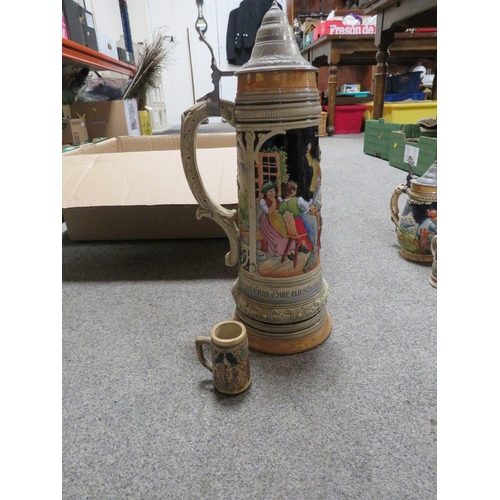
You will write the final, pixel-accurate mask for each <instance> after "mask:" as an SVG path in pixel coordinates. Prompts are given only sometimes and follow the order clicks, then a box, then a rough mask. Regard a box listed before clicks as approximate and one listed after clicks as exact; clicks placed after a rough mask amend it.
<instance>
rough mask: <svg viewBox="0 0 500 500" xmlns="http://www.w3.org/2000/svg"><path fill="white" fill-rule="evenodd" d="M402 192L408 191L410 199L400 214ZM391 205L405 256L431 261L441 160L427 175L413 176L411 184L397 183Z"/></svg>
mask: <svg viewBox="0 0 500 500" xmlns="http://www.w3.org/2000/svg"><path fill="white" fill-rule="evenodd" d="M402 193H405V194H407V195H408V199H407V201H406V204H405V207H404V208H403V211H402V212H401V215H400V214H399V206H398V201H399V197H400V196H401V194H402ZM390 207H391V219H392V221H393V222H394V224H395V225H396V234H397V237H398V243H399V245H400V247H401V249H400V252H401V255H402V256H403V257H405V258H407V259H409V260H413V261H417V262H428V263H431V262H432V260H433V256H432V252H431V242H432V239H433V238H434V237H435V236H436V235H437V162H434V163H433V164H432V165H431V166H430V167H429V169H428V170H427V172H425V174H424V175H422V176H421V177H418V178H417V179H412V180H411V181H410V185H409V186H408V185H407V186H405V185H403V184H400V185H399V186H397V187H396V189H395V190H394V193H393V194H392V197H391V201H390Z"/></svg>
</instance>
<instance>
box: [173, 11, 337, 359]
mask: <svg viewBox="0 0 500 500" xmlns="http://www.w3.org/2000/svg"><path fill="white" fill-rule="evenodd" d="M235 74H236V75H237V77H238V87H237V94H236V102H235V103H232V102H228V101H224V100H220V101H219V102H218V103H217V104H218V106H219V110H220V114H221V116H222V117H223V118H225V119H226V120H227V122H228V123H230V124H231V125H232V126H234V127H235V128H236V136H237V161H238V172H237V173H238V176H237V186H238V210H237V211H236V210H232V211H231V210H227V209H225V208H223V207H221V206H220V205H218V204H216V203H215V202H214V201H213V200H212V199H211V198H210V196H209V195H208V194H207V192H206V190H205V188H204V186H203V181H202V179H201V178H200V175H199V172H198V166H197V163H196V148H195V144H196V134H197V131H198V126H199V124H200V123H201V122H203V121H204V120H205V119H206V118H207V116H208V115H209V111H208V110H209V106H210V100H208V102H207V101H202V102H201V103H200V104H198V105H195V106H193V107H192V108H190V109H188V110H187V111H186V112H185V113H184V115H183V120H182V126H181V156H182V161H183V166H184V171H185V174H186V178H187V180H188V183H189V185H190V187H191V191H192V192H193V195H194V197H195V198H196V200H197V201H198V203H199V205H200V208H199V209H198V213H197V216H198V218H200V217H210V218H212V219H213V220H214V221H215V222H217V223H218V224H220V225H221V226H222V228H223V229H224V230H225V232H226V234H227V236H228V238H229V242H230V251H229V253H228V254H227V255H226V264H227V265H229V266H233V265H238V279H237V281H236V283H235V284H234V287H233V289H232V293H233V298H234V300H235V302H236V310H235V314H234V319H236V320H238V321H241V322H242V323H244V324H245V326H246V328H247V333H248V338H249V343H250V347H251V348H252V349H255V350H258V351H261V352H265V353H272V354H293V353H297V352H302V351H306V350H308V349H311V348H313V347H315V346H317V345H318V344H320V343H322V342H323V341H324V340H325V339H326V338H327V337H328V335H329V334H330V329H331V318H330V315H329V314H328V312H327V311H326V308H325V304H326V301H327V297H328V286H327V284H326V282H325V280H324V279H323V277H322V270H321V258H320V250H321V230H322V226H323V220H322V217H321V204H322V201H321V177H322V172H321V164H320V162H321V153H320V148H319V134H318V126H319V116H320V112H321V105H320V102H319V94H318V89H317V84H316V74H317V69H316V68H314V67H313V66H311V65H310V64H309V63H308V62H307V61H306V60H305V59H304V58H303V57H302V56H301V55H300V51H299V48H298V46H297V43H296V41H295V36H294V32H293V29H292V27H291V26H290V25H289V24H288V21H287V19H286V16H285V14H284V13H283V11H282V10H281V9H279V8H278V6H277V4H276V2H274V3H273V6H272V7H271V9H270V10H269V11H268V12H267V13H266V15H265V16H264V18H263V21H262V25H261V27H260V29H259V31H258V33H257V38H256V43H255V46H254V49H253V51H252V56H251V59H250V60H249V61H248V62H247V63H246V64H245V65H244V66H242V67H241V69H239V70H238V71H237V72H236V73H235Z"/></svg>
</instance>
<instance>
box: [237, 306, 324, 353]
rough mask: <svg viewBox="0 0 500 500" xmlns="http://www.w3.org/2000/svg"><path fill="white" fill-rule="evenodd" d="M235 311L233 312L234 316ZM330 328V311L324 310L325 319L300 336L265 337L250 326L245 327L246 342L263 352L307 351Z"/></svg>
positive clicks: (317, 343)
mask: <svg viewBox="0 0 500 500" xmlns="http://www.w3.org/2000/svg"><path fill="white" fill-rule="evenodd" d="M236 315H237V313H235V316H236ZM331 330H332V318H331V316H330V313H329V312H328V311H326V314H325V321H324V322H322V323H321V325H320V326H319V328H318V329H317V330H314V331H313V332H311V333H309V334H307V335H304V336H302V337H298V338H297V337H295V338H292V339H290V338H288V339H287V338H286V336H285V335H281V334H280V335H276V336H275V337H276V338H270V336H267V337H266V338H264V337H261V336H259V335H258V334H255V333H254V332H252V330H251V328H249V327H247V336H248V344H249V347H250V349H253V350H254V351H258V352H262V353H264V354H278V355H288V354H298V353H301V352H305V351H309V350H310V349H313V348H314V347H316V346H318V345H320V344H322V343H323V342H324V341H325V340H326V339H327V338H328V337H329V336H330V333H331Z"/></svg>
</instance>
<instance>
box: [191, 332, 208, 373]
mask: <svg viewBox="0 0 500 500" xmlns="http://www.w3.org/2000/svg"><path fill="white" fill-rule="evenodd" d="M194 343H195V345H196V354H197V356H198V360H199V361H200V363H201V364H202V365H203V366H204V367H205V368H206V369H207V370H209V371H212V362H211V361H208V359H207V358H206V357H205V354H203V346H204V345H208V346H209V347H210V337H196V340H195V341H194Z"/></svg>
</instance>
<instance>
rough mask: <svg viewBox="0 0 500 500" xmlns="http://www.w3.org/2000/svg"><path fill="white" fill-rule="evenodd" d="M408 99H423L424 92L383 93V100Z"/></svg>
mask: <svg viewBox="0 0 500 500" xmlns="http://www.w3.org/2000/svg"><path fill="white" fill-rule="evenodd" d="M408 99H412V100H414V101H423V100H424V99H425V92H416V93H414V94H385V102H397V101H407V100H408Z"/></svg>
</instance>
